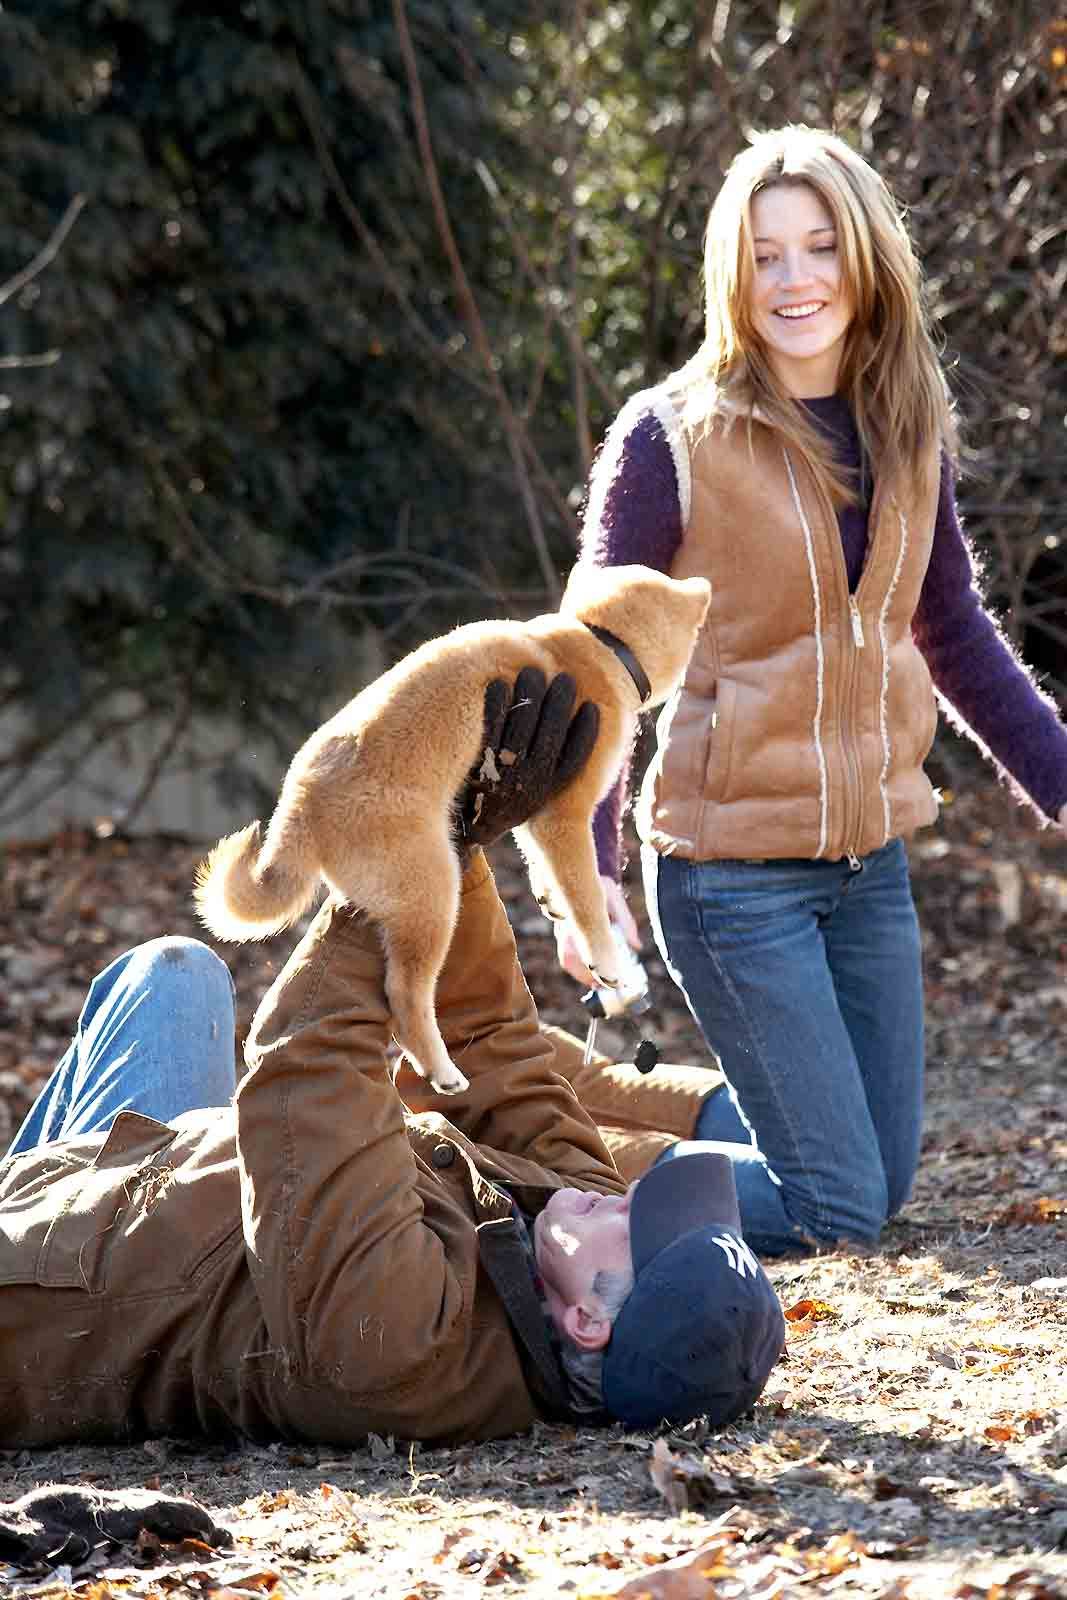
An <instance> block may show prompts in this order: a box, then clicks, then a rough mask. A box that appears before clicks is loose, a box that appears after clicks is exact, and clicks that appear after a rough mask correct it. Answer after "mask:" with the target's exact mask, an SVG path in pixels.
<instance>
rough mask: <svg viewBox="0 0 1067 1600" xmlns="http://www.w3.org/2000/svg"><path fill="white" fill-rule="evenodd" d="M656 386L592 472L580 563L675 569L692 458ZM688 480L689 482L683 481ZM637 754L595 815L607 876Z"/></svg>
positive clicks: (613, 434)
mask: <svg viewBox="0 0 1067 1600" xmlns="http://www.w3.org/2000/svg"><path fill="white" fill-rule="evenodd" d="M656 395H657V391H655V390H644V391H642V392H641V393H640V394H637V395H634V396H633V397H632V399H630V400H629V401H628V402H627V404H626V405H625V406H624V407H623V409H622V411H621V412H620V413H619V415H618V416H617V417H616V419H615V421H614V422H613V423H612V425H611V427H610V428H609V429H608V433H607V436H606V438H605V439H604V443H603V445H602V446H601V449H600V451H599V453H598V455H597V458H596V461H595V463H594V465H593V470H592V472H591V474H590V477H589V493H588V495H587V497H586V505H585V513H584V515H583V518H582V532H581V549H580V554H579V560H580V561H582V562H585V563H588V564H592V565H594V566H599V567H617V566H620V565H624V564H628V563H630V562H635V561H636V562H640V563H641V564H642V565H644V566H646V567H654V568H655V570H656V571H657V572H667V573H669V572H670V570H671V564H672V562H673V561H674V558H675V556H676V555H677V553H678V546H679V545H680V544H681V542H682V529H683V523H684V520H685V512H686V505H685V502H686V500H687V499H688V494H687V483H688V455H687V449H686V446H685V445H684V441H683V440H682V439H681V435H680V432H679V429H678V426H677V422H676V420H675V419H674V417H673V414H672V411H673V408H670V407H669V405H668V403H666V402H664V403H663V404H657V400H656ZM683 478H684V479H685V482H683ZM630 765H631V757H630V756H629V755H628V756H627V759H626V761H625V762H624V764H623V767H622V770H621V772H620V773H619V776H618V778H617V779H616V781H615V783H614V784H613V785H612V787H611V788H610V789H609V790H608V793H607V794H606V795H605V796H604V798H603V800H601V802H600V804H599V806H598V807H597V810H596V815H595V817H594V820H593V835H594V838H595V841H596V852H597V862H598V865H599V867H600V871H601V872H602V873H603V874H604V876H605V877H608V878H618V877H619V876H620V873H621V870H622V817H623V813H624V811H625V808H626V797H627V794H628V792H629V784H630Z"/></svg>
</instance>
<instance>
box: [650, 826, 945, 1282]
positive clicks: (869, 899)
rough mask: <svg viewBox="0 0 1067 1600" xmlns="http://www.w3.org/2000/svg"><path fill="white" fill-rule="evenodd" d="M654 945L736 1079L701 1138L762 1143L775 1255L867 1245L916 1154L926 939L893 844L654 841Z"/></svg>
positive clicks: (759, 1200)
mask: <svg viewBox="0 0 1067 1600" xmlns="http://www.w3.org/2000/svg"><path fill="white" fill-rule="evenodd" d="M643 865H644V871H645V892H646V901H647V905H648V910H649V916H650V920H651V922H652V927H653V931H654V934H655V938H656V943H657V945H658V946H659V950H660V953H661V955H662V956H663V959H664V961H665V962H666V964H667V968H668V970H669V972H670V974H671V977H672V978H673V979H674V982H675V983H676V984H677V985H678V987H679V988H680V989H681V991H682V993H683V994H684V996H685V999H686V1002H687V1004H688V1006H689V1009H690V1011H691V1012H692V1013H693V1016H694V1017H695V1019H696V1021H697V1022H698V1023H699V1025H700V1028H701V1030H702V1032H703V1034H704V1037H705V1039H706V1040H707V1042H708V1044H709V1045H710V1046H711V1048H712V1049H713V1050H714V1051H715V1052H716V1054H717V1055H718V1056H719V1058H720V1061H721V1063H722V1067H723V1071H724V1073H725V1075H726V1078H727V1087H726V1088H724V1089H720V1090H719V1091H717V1092H716V1093H715V1094H713V1095H712V1096H711V1097H710V1098H709V1100H708V1101H707V1103H706V1105H705V1107H704V1110H703V1112H702V1115H701V1118H700V1122H699V1124H698V1126H697V1130H696V1135H697V1137H698V1138H701V1139H708V1138H717V1139H729V1140H748V1141H751V1140H752V1139H753V1138H754V1139H755V1141H756V1142H757V1143H758V1145H759V1148H760V1149H761V1150H762V1152H763V1154H764V1156H765V1157H766V1166H761V1165H760V1164H759V1163H758V1162H755V1163H750V1162H746V1163H744V1164H743V1165H740V1166H738V1167H736V1168H735V1177H736V1180H737V1188H738V1196H739V1199H740V1202H741V1220H742V1225H743V1228H744V1232H745V1237H746V1239H747V1240H748V1241H749V1243H750V1244H751V1245H752V1247H753V1249H754V1250H757V1251H759V1252H761V1253H763V1254H766V1255H774V1254H781V1253H782V1252H783V1251H786V1250H795V1249H798V1248H800V1249H803V1248H805V1247H810V1246H811V1245H819V1244H830V1243H833V1242H835V1241H837V1240H840V1239H852V1240H861V1241H864V1242H873V1241H875V1240H876V1239H877V1238H878V1234H879V1232H880V1230H881V1228H882V1225H883V1224H884V1222H885V1221H886V1218H887V1217H890V1216H892V1215H893V1213H894V1212H896V1211H897V1210H899V1208H900V1207H901V1206H902V1205H903V1204H904V1201H905V1200H906V1199H907V1197H908V1193H909V1190H910V1188H911V1183H912V1179H913V1177H914V1174H915V1168H916V1165H917V1164H918V1159H919V1140H920V1133H921V1122H922V1094H923V997H922V951H921V944H920V938H919V927H918V921H917V918H916V915H915V906H914V903H913V901H912V897H911V885H910V881H909V877H908V861H907V854H906V852H905V849H904V846H903V844H902V843H901V841H900V840H899V839H896V840H893V841H892V842H891V843H889V844H888V845H886V846H884V848H883V849H881V850H876V851H873V852H872V853H871V854H870V855H868V856H865V857H864V858H863V859H862V860H861V861H860V863H859V865H858V868H853V867H850V865H849V863H848V861H847V860H845V861H765V862H764V861H752V862H750V861H683V860H680V859H679V858H677V857H666V856H659V855H657V854H656V853H655V852H654V851H651V850H649V849H646V850H645V851H644V853H643Z"/></svg>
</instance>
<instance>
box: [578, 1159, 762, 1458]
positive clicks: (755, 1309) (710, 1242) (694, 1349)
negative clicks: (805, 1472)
mask: <svg viewBox="0 0 1067 1600" xmlns="http://www.w3.org/2000/svg"><path fill="white" fill-rule="evenodd" d="M739 1153H741V1154H743V1155H748V1156H750V1157H751V1156H752V1155H753V1153H754V1152H752V1151H750V1150H747V1148H746V1147H744V1146H741V1147H739ZM630 1253H631V1255H632V1256H633V1264H634V1286H633V1289H632V1290H631V1291H630V1294H629V1296H628V1297H627V1299H626V1301H625V1302H624V1304H623V1306H622V1309H621V1311H620V1312H619V1314H618V1316H617V1317H616V1319H615V1325H614V1327H613V1329H612V1334H611V1339H610V1340H609V1342H608V1344H607V1346H606V1348H605V1351H604V1365H603V1369H602V1375H601V1381H602V1385H603V1396H604V1405H605V1407H606V1409H607V1410H608V1411H609V1412H610V1413H611V1415H612V1416H613V1417H616V1418H618V1420H619V1421H620V1422H625V1423H627V1424H628V1425H629V1426H630V1427H634V1428H650V1427H654V1426H655V1425H656V1424H657V1423H658V1422H660V1421H667V1422H669V1423H671V1424H672V1425H674V1426H676V1427H678V1426H681V1424H683V1423H685V1422H690V1421H692V1419H693V1418H694V1417H699V1416H703V1417H707V1419H708V1421H709V1422H710V1423H711V1424H712V1425H713V1426H720V1425H722V1424H724V1423H727V1422H732V1421H733V1419H734V1418H735V1417H739V1416H740V1415H741V1413H742V1412H743V1411H747V1410H748V1409H749V1407H750V1406H752V1405H753V1404H754V1403H755V1401H756V1400H757V1398H758V1397H759V1395H760V1394H761V1392H762V1390H763V1387H764V1385H765V1383H766V1382H767V1379H768V1377H769V1376H770V1372H771V1369H772V1367H773V1366H774V1364H775V1362H776V1361H777V1360H778V1357H779V1356H780V1355H781V1353H782V1349H783V1346H784V1344H785V1319H784V1317H783V1316H782V1308H781V1305H780V1304H779V1302H778V1296H777V1295H776V1294H775V1292H774V1289H773V1288H772V1287H771V1282H770V1279H769V1278H768V1277H767V1274H766V1273H765V1272H764V1270H763V1268H762V1267H761V1266H760V1264H759V1262H758V1261H757V1260H756V1258H755V1256H754V1255H753V1254H752V1252H751V1250H750V1249H749V1247H748V1245H747V1244H746V1243H745V1241H744V1239H743V1238H742V1236H741V1217H740V1213H739V1211H738V1205H737V1189H736V1187H735V1185H734V1174H733V1165H732V1163H731V1160H730V1157H729V1156H728V1155H726V1154H711V1153H708V1152H707V1151H706V1150H700V1151H699V1152H694V1153H692V1154H686V1155H678V1156H676V1157H675V1158H674V1159H673V1160H670V1161H664V1162H661V1163H660V1164H659V1165H658V1166H655V1167H653V1168H652V1170H651V1172H646V1174H645V1176H644V1177H643V1178H642V1179H641V1181H640V1182H639V1183H638V1185H637V1188H636V1189H635V1190H634V1192H633V1197H632V1199H631V1201H630Z"/></svg>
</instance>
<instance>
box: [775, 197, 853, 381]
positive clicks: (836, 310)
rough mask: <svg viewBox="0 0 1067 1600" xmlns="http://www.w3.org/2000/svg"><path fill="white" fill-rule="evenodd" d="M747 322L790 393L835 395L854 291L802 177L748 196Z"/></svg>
mask: <svg viewBox="0 0 1067 1600" xmlns="http://www.w3.org/2000/svg"><path fill="white" fill-rule="evenodd" d="M751 225H752V235H753V264H752V273H751V279H750V283H749V311H750V315H751V319H752V326H753V328H754V330H755V333H756V335H757V337H758V338H759V340H760V343H761V344H762V345H763V348H764V351H765V354H766V358H767V362H768V364H769V365H770V367H771V368H772V369H773V371H774V374H775V376H776V377H777V379H778V381H779V382H780V383H781V384H782V385H783V387H784V388H785V389H786V391H787V392H788V393H789V394H790V395H792V396H793V398H794V399H796V400H807V399H816V398H818V397H819V396H821V395H830V394H833V393H834V391H835V389H836V387H837V378H838V373H839V372H840V369H841V357H842V354H843V352H844V347H845V338H846V335H847V333H848V330H849V327H850V325H851V323H852V318H853V305H852V296H851V294H850V293H849V289H848V285H847V283H846V282H845V277H844V274H843V272H842V270H841V256H840V251H839V241H838V239H837V233H836V229H835V227H834V220H833V217H832V215H831V213H830V211H829V210H828V209H827V207H826V205H825V203H824V202H823V201H822V199H820V197H819V195H818V194H817V193H816V192H815V190H814V189H813V188H811V187H810V185H808V184H806V183H775V184H771V185H768V186H766V187H764V188H762V189H759V190H757V192H756V194H755V195H754V196H753V197H752V205H751Z"/></svg>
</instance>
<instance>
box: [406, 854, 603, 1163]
mask: <svg viewBox="0 0 1067 1600" xmlns="http://www.w3.org/2000/svg"><path fill="white" fill-rule="evenodd" d="M463 889H464V892H463V901H462V908H461V911H460V918H459V923H458V925H457V927H456V931H455V934H454V935H453V938H452V946H451V949H450V950H449V953H448V958H447V960H446V962H445V965H444V968H443V969H442V972H441V977H440V980H439V982H438V985H437V1021H438V1025H439V1027H440V1029H441V1033H442V1034H443V1036H444V1040H445V1043H446V1044H447V1045H448V1048H449V1053H450V1054H451V1056H452V1059H453V1060H454V1061H455V1062H456V1064H457V1066H458V1067H459V1068H460V1070H461V1071H462V1072H463V1073H464V1074H465V1075H466V1076H467V1078H468V1079H469V1080H470V1088H469V1089H468V1090H466V1091H465V1092H464V1093H463V1094H459V1095H450V1096H448V1098H447V1099H442V1097H441V1096H440V1095H434V1094H433V1093H432V1091H429V1092H428V1091H427V1088H426V1085H425V1084H423V1083H422V1080H421V1079H418V1078H415V1076H414V1074H413V1073H410V1072H409V1073H408V1074H407V1075H405V1076H404V1077H403V1079H400V1078H398V1080H397V1081H398V1087H400V1088H401V1093H402V1094H403V1095H404V1097H405V1099H408V1100H409V1103H411V1102H414V1100H415V1098H416V1096H417V1102H418V1105H419V1108H420V1109H422V1110H434V1111H439V1112H441V1113H443V1114H444V1115H445V1116H447V1118H448V1120H449V1122H451V1123H452V1124H453V1125H454V1126H455V1127H457V1128H458V1129H459V1130H460V1132H461V1133H463V1134H465V1135H466V1137H467V1138H468V1139H471V1140H473V1141H474V1142H475V1143H476V1144H479V1145H483V1146H487V1147H489V1148H490V1149H492V1150H494V1151H499V1152H501V1153H506V1154H508V1155H513V1156H522V1157H524V1158H525V1159H527V1160H529V1161H533V1162H535V1163H536V1164H537V1165H538V1166H541V1167H545V1168H547V1169H548V1170H549V1171H550V1172H552V1173H554V1174H556V1175H557V1176H558V1177H560V1178H562V1179H563V1181H564V1182H565V1183H566V1184H573V1185H575V1186H577V1187H582V1186H583V1185H590V1186H595V1187H597V1188H618V1187H619V1183H618V1178H617V1176H616V1174H615V1169H614V1167H613V1165H612V1161H611V1157H610V1156H609V1155H608V1152H607V1150H606V1148H605V1146H604V1143H603V1141H602V1140H601V1138H600V1135H599V1133H598V1132H597V1129H596V1125H595V1123H594V1122H593V1119H592V1117H591V1116H590V1115H589V1114H588V1112H587V1111H586V1110H584V1109H583V1108H582V1106H581V1104H580V1102H579V1099H578V1096H577V1095H576V1094H575V1092H574V1090H573V1089H572V1088H571V1086H570V1084H569V1083H568V1082H567V1080H566V1079H565V1078H564V1077H562V1076H561V1075H560V1073H559V1072H558V1071H557V1070H556V1064H555V1051H554V1049H553V1046H552V1044H551V1043H550V1042H549V1040H548V1039H546V1038H545V1036H544V1034H543V1033H542V1030H541V1025H540V1021H539V1019H538V1016H537V1008H536V1007H535V1005H534V1002H533V998H532V996H531V994H530V991H529V989H528V988H527V986H526V980H525V979H524V977H523V975H522V970H521V968H520V966H519V960H518V954H517V952H516V949H515V936H514V934H513V933H512V931H511V926H510V924H509V922H508V919H507V914H506V912H505V910H504V907H503V905H502V904H501V901H500V897H499V895H498V894H497V889H496V884H495V883H494V881H493V875H492V873H491V872H490V870H489V866H488V864H487V862H486V860H485V857H484V856H483V855H482V854H481V852H480V851H479V852H476V853H475V856H474V858H473V860H472V863H471V865H470V868H469V869H468V871H467V874H466V877H465V879H464V885H463ZM416 1084H417V1085H419V1089H418V1090H417V1091H416V1090H415V1089H414V1088H413V1085H416Z"/></svg>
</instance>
